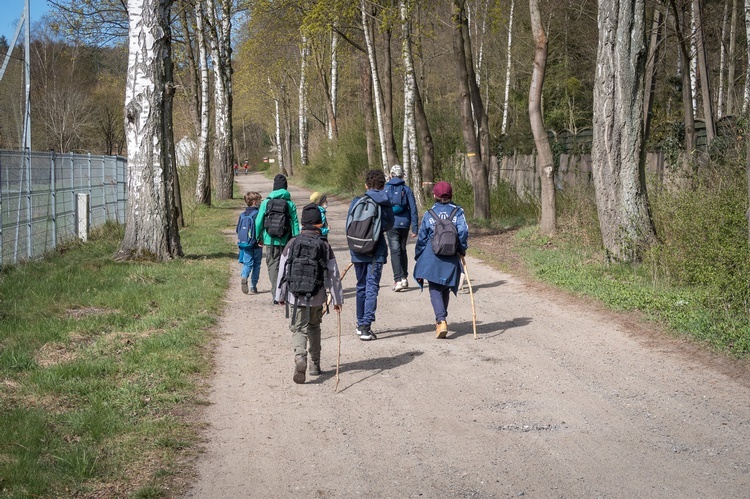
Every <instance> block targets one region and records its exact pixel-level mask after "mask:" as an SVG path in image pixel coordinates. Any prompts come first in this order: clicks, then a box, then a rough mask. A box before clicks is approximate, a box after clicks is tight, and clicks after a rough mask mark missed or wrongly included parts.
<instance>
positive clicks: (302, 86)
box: [298, 35, 310, 167]
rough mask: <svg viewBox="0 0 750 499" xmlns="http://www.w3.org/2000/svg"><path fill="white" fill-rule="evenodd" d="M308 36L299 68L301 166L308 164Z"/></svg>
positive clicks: (301, 49) (301, 48) (304, 40)
mask: <svg viewBox="0 0 750 499" xmlns="http://www.w3.org/2000/svg"><path fill="white" fill-rule="evenodd" d="M309 45H310V44H309V42H308V40H307V36H305V35H302V45H301V47H300V50H299V52H300V68H299V99H298V101H299V114H298V115H299V158H300V166H303V167H304V166H307V163H308V160H307V157H308V155H307V57H308V54H309Z"/></svg>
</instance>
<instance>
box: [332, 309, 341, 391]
mask: <svg viewBox="0 0 750 499" xmlns="http://www.w3.org/2000/svg"><path fill="white" fill-rule="evenodd" d="M336 315H337V318H338V324H339V351H338V354H337V355H336V386H335V387H333V391H334V392H338V391H339V365H340V364H341V310H336Z"/></svg>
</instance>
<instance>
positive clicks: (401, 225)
mask: <svg viewBox="0 0 750 499" xmlns="http://www.w3.org/2000/svg"><path fill="white" fill-rule="evenodd" d="M385 193H386V195H387V196H388V200H389V201H390V202H391V206H392V207H393V227H392V228H391V229H390V230H389V231H388V232H387V233H386V236H387V238H388V247H389V248H390V250H391V268H392V269H393V291H403V290H405V289H407V288H408V287H409V280H408V279H407V278H408V277H409V259H408V257H407V254H406V243H407V242H408V240H409V232H410V231H409V229H410V228H411V237H417V229H418V225H417V224H418V221H419V220H418V217H417V202H416V200H415V199H414V192H413V191H412V190H411V187H409V186H408V185H406V182H405V181H404V169H403V168H402V167H401V165H393V166H392V167H391V179H390V180H389V181H388V182H386V184H385Z"/></svg>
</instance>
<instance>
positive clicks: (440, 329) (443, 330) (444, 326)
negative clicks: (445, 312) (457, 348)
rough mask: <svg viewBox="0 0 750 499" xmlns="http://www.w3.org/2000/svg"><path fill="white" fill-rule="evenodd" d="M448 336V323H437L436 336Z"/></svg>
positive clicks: (439, 337) (440, 337)
mask: <svg viewBox="0 0 750 499" xmlns="http://www.w3.org/2000/svg"><path fill="white" fill-rule="evenodd" d="M446 336H448V323H447V322H445V321H440V322H438V323H437V324H435V338H438V339H442V338H445V337H446Z"/></svg>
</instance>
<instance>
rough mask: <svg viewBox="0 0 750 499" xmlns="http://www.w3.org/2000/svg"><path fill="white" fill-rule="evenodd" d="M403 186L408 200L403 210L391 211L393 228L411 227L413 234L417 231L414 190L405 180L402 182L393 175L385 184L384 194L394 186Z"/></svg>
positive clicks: (417, 221) (417, 219) (417, 218)
mask: <svg viewBox="0 0 750 499" xmlns="http://www.w3.org/2000/svg"><path fill="white" fill-rule="evenodd" d="M398 186H403V189H404V192H405V193H406V199H407V201H408V202H409V204H408V206H406V207H404V208H405V209H404V211H401V212H400V213H396V211H397V210H396V209H394V211H393V228H394V229H408V228H409V227H411V232H412V233H413V234H416V233H417V230H418V228H419V225H418V223H419V217H418V213H417V201H416V200H415V199H414V191H412V190H411V187H409V186H408V185H406V182H404V179H402V178H399V177H393V178H392V179H390V180H389V181H388V182H387V183H386V184H385V189H383V190H384V191H385V193H386V194H389V193H390V191H392V190H394V188H395V187H398Z"/></svg>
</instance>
